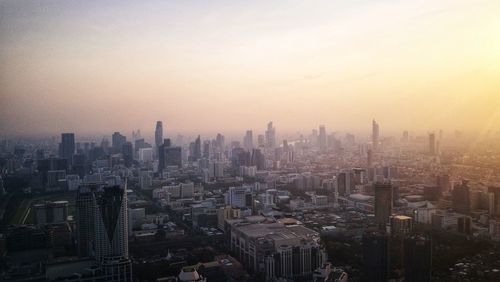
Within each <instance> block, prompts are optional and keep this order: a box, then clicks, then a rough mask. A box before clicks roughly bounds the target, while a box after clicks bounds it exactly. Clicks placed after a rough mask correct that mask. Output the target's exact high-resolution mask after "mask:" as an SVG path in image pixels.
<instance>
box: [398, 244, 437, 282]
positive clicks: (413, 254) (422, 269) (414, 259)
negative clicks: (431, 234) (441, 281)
mask: <svg viewBox="0 0 500 282" xmlns="http://www.w3.org/2000/svg"><path fill="white" fill-rule="evenodd" d="M404 268H405V281H408V282H425V281H431V269H432V241H431V239H430V238H428V237H425V236H422V235H411V236H408V237H406V238H405V240H404Z"/></svg>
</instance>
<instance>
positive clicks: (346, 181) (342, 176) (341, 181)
mask: <svg viewBox="0 0 500 282" xmlns="http://www.w3.org/2000/svg"><path fill="white" fill-rule="evenodd" d="M353 180H354V179H353V174H352V173H351V172H350V171H343V172H340V173H339V174H338V175H337V193H338V194H339V196H342V197H346V196H349V195H350V194H351V189H352V188H354V185H355V183H354V181H353Z"/></svg>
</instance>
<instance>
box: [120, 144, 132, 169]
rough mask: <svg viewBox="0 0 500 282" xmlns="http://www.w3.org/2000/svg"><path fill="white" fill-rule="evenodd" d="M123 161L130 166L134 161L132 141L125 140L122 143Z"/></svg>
mask: <svg viewBox="0 0 500 282" xmlns="http://www.w3.org/2000/svg"><path fill="white" fill-rule="evenodd" d="M122 155H123V161H124V162H125V166H126V167H130V166H131V165H132V163H133V161H134V148H133V145H132V142H125V143H123V144H122Z"/></svg>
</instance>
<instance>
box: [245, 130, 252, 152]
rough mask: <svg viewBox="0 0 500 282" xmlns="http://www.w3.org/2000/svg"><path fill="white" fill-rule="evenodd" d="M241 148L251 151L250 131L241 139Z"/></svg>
mask: <svg viewBox="0 0 500 282" xmlns="http://www.w3.org/2000/svg"><path fill="white" fill-rule="evenodd" d="M243 148H244V149H245V150H247V151H250V150H252V149H253V132H252V131H251V130H247V132H246V134H245V137H244V138H243Z"/></svg>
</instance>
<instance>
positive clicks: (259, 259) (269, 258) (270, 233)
mask: <svg viewBox="0 0 500 282" xmlns="http://www.w3.org/2000/svg"><path fill="white" fill-rule="evenodd" d="M252 221H255V219H252ZM318 239H319V234H318V233H317V232H316V231H314V230H311V229H308V228H306V227H304V226H302V225H285V224H283V223H251V222H248V223H247V222H245V223H234V224H233V225H232V226H231V251H232V252H233V253H234V254H236V256H237V258H238V259H239V261H240V262H241V263H242V264H243V265H244V266H245V267H246V268H247V269H248V270H249V271H250V272H251V273H258V274H259V273H260V275H261V279H262V280H264V281H276V280H278V279H291V280H299V279H302V280H305V281H307V280H311V279H312V274H313V271H314V270H315V269H316V268H318V267H320V266H322V265H323V264H324V263H325V262H326V253H325V251H324V249H323V247H322V246H321V245H320V244H319V243H318V242H319V241H318Z"/></svg>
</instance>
